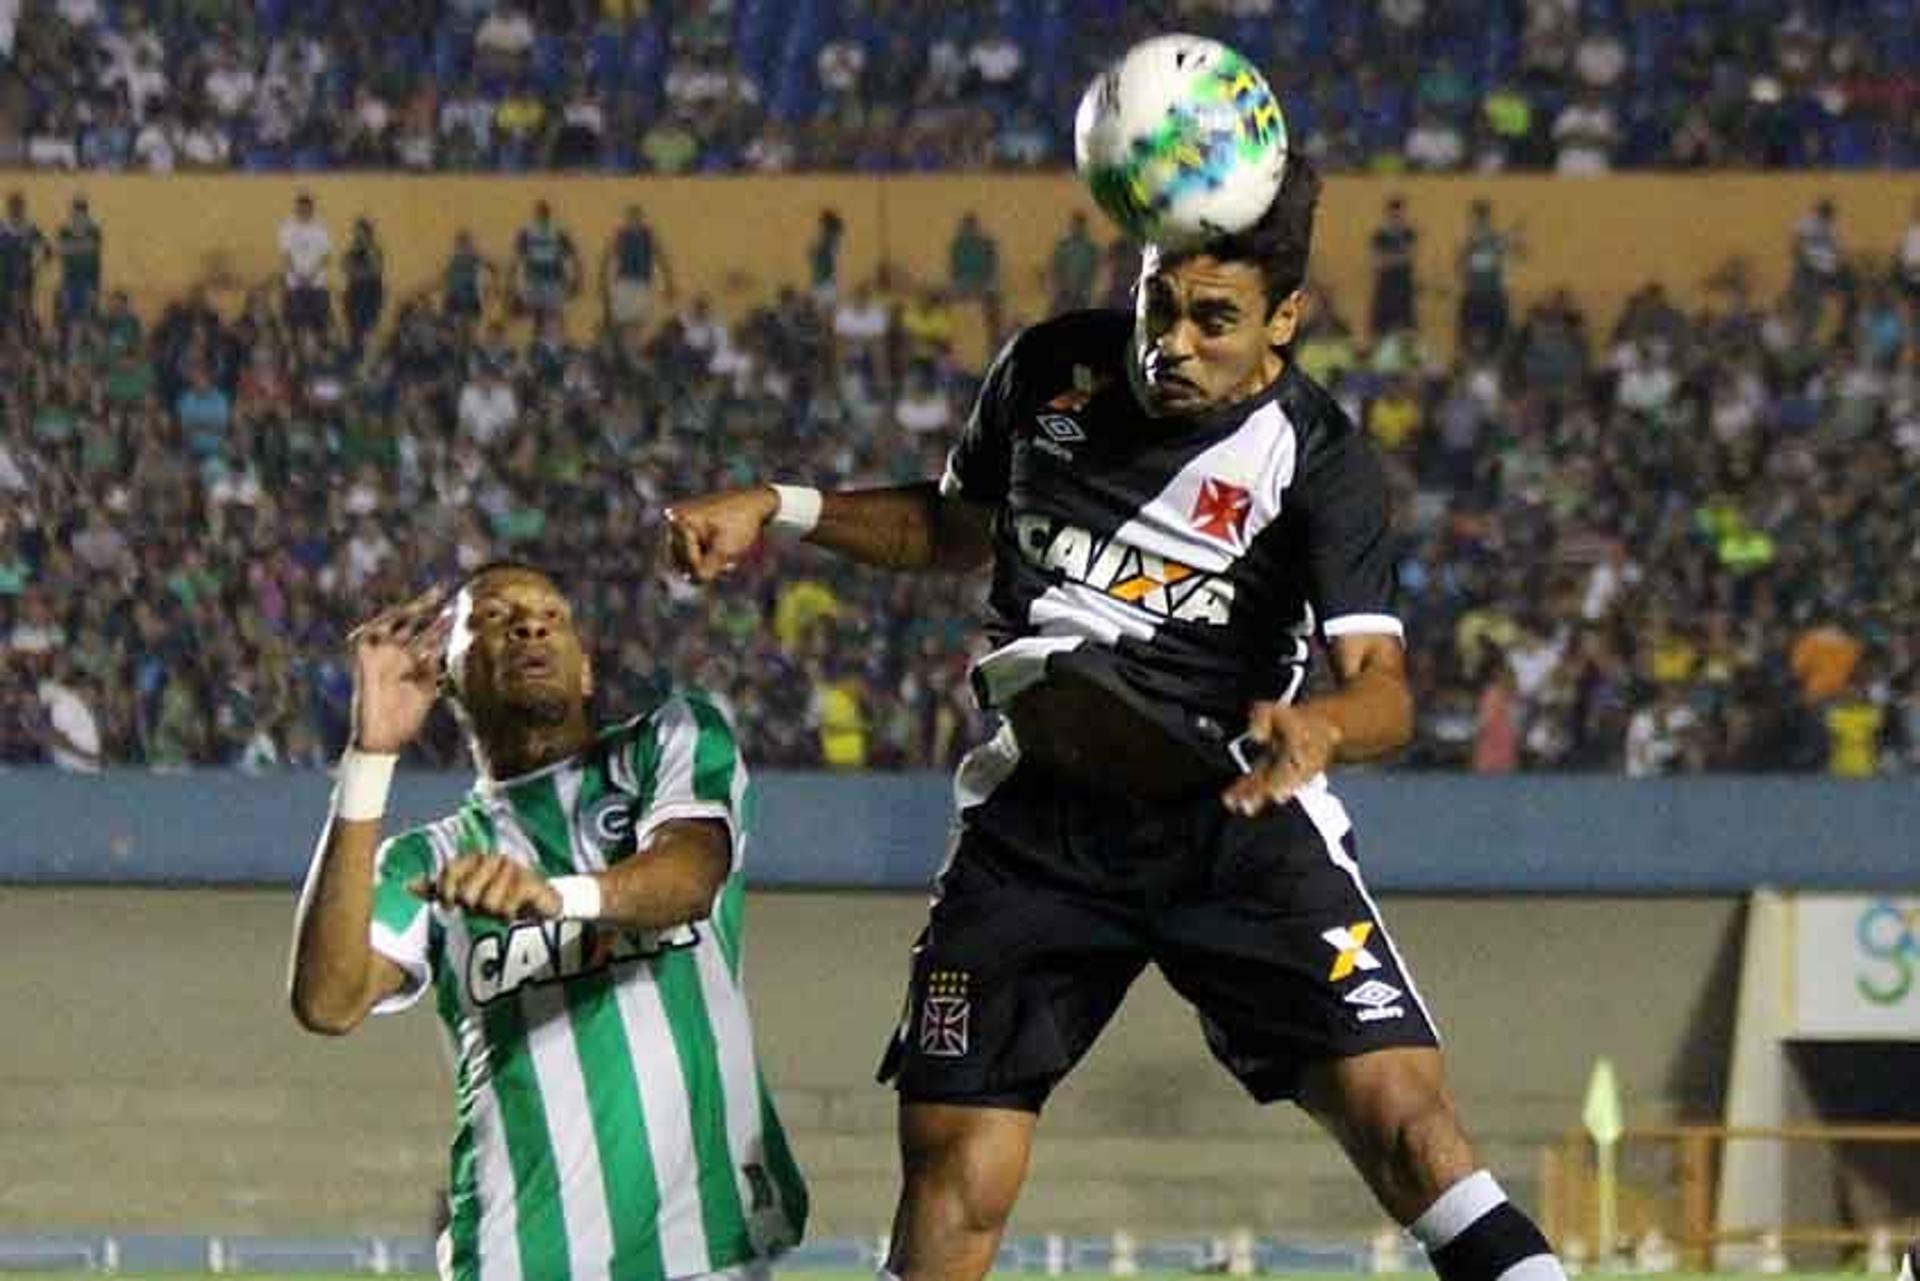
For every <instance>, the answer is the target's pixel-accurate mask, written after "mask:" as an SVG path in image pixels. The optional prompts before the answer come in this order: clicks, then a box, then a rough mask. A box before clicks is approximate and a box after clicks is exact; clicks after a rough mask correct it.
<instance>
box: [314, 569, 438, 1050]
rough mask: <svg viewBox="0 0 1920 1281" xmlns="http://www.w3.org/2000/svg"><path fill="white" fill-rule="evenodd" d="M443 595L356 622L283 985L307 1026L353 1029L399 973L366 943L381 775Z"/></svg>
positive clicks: (430, 679)
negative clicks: (334, 783) (340, 729)
mask: <svg viewBox="0 0 1920 1281" xmlns="http://www.w3.org/2000/svg"><path fill="white" fill-rule="evenodd" d="M444 603H445V593H444V592H441V591H439V590H437V589H436V590H434V591H430V592H428V593H426V594H424V595H422V596H419V597H417V598H415V599H414V600H411V601H409V602H408V603H406V604H405V605H402V606H399V607H398V608H396V609H391V610H388V611H387V612H385V613H383V614H381V615H379V616H378V617H376V618H374V619H372V620H371V621H369V622H367V623H365V624H363V625H362V626H360V627H358V628H355V629H354V631H353V634H352V635H351V637H350V638H349V640H350V642H351V644H352V646H353V666H354V689H353V745H352V747H351V748H349V750H348V752H347V755H346V757H345V759H343V760H342V762H341V766H340V786H339V788H338V789H337V790H336V791H335V793H334V798H333V805H332V808H331V810H330V812H329V813H328V815H327V823H326V826H325V828H323V829H322V831H321V833H320V847H319V849H318V850H317V851H316V853H315V854H314V859H313V866H312V867H311V868H310V869H309V870H308V872H307V882H306V886H305V888H304V889H303V890H302V891H301V894H300V906H299V909H298V910H297V912H296V914H295V917H294V925H293V956H292V961H291V964H290V967H289V974H288V981H287V990H288V999H289V1001H290V1003H291V1004H292V1006H293V1016H294V1018H296V1019H298V1020H299V1022H300V1026H302V1027H304V1028H306V1029H307V1030H308V1031H310V1032H319V1033H322V1034H326V1035H331V1036H338V1035H341V1034H344V1033H347V1032H351V1031H352V1030H353V1029H354V1028H356V1027H358V1026H359V1025H360V1023H361V1021H362V1020H363V1019H365V1018H366V1016H367V1014H368V1012H369V1011H371V1010H372V1009H373V1007H374V1006H375V1005H377V1004H378V1003H379V1002H380V1001H381V1000H382V999H384V998H385V997H388V996H391V995H392V994H394V993H395V992H398V991H399V990H400V988H401V987H402V985H403V984H404V983H405V981H406V974H405V972H404V971H403V970H401V968H400V967H399V966H398V965H396V964H395V963H394V962H393V961H391V960H388V959H387V958H386V957H384V956H381V955H380V954H379V953H378V952H376V951H374V950H373V945H372V942H371V938H370V935H371V922H372V918H373V892H374V888H373V887H374V859H375V855H376V854H377V852H378V850H379V846H380V827H381V814H382V811H383V810H384V809H385V807H386V783H387V780H388V779H390V778H391V775H392V769H393V762H394V759H395V758H396V757H397V756H398V754H399V752H400V749H401V748H403V747H405V746H406V745H407V744H408V743H409V742H411V741H412V740H413V738H414V736H415V735H416V734H418V733H419V732H420V727H421V726H422V725H424V724H425V723H426V719H427V713H428V711H429V710H431V708H432V707H433V702H434V699H435V698H436V697H437V691H438V687H439V680H440V668H441V655H442V654H443V653H444V652H445V649H446V639H447V617H446V615H445V614H444V613H443V612H442V609H441V606H442V605H443V604H444Z"/></svg>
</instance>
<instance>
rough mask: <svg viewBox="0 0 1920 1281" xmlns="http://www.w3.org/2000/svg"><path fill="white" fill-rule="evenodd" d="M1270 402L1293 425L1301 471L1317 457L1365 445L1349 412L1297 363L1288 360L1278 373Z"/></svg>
mask: <svg viewBox="0 0 1920 1281" xmlns="http://www.w3.org/2000/svg"><path fill="white" fill-rule="evenodd" d="M1274 403H1275V404H1277V405H1278V406H1279V408H1280V411H1281V412H1282V413H1284V414H1285V415H1286V416H1287V421H1288V422H1289V423H1290V424H1291V425H1292V427H1293V432H1294V440H1295V444H1296V449H1297V451H1298V452H1297V456H1298V458H1299V459H1300V464H1301V467H1300V469H1301V470H1307V469H1308V468H1309V466H1310V464H1311V462H1312V461H1314V460H1316V459H1318V458H1321V457H1324V456H1327V455H1333V454H1340V453H1344V452H1346V451H1347V450H1348V449H1351V448H1356V447H1357V448H1360V449H1363V450H1364V449H1365V448H1366V445H1367V441H1366V435H1365V433H1363V432H1362V431H1361V430H1360V426H1359V424H1358V423H1356V422H1354V420H1353V417H1352V415H1350V414H1348V413H1347V411H1346V410H1345V409H1343V408H1341V406H1340V402H1339V401H1337V400H1335V399H1334V398H1333V394H1332V393H1331V392H1329V391H1328V390H1327V389H1326V388H1325V387H1322V386H1321V385H1320V384H1319V383H1318V382H1316V381H1314V379H1313V378H1311V377H1309V376H1308V374H1307V373H1306V371H1305V370H1303V369H1301V368H1300V366H1299V364H1298V362H1290V363H1289V364H1288V365H1287V368H1286V370H1285V371H1284V372H1283V373H1282V374H1281V375H1280V385H1279V387H1278V388H1277V389H1276V391H1275V394H1274Z"/></svg>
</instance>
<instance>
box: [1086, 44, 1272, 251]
mask: <svg viewBox="0 0 1920 1281" xmlns="http://www.w3.org/2000/svg"><path fill="white" fill-rule="evenodd" d="M1073 154H1074V163H1075V164H1076V165H1077V166H1078V167H1079V169H1080V176H1081V178H1083V179H1084V180H1085V181H1086V183H1087V185H1088V187H1089V188H1091V189H1092V192H1093V198H1094V202H1095V203H1097V204H1098V205H1099V206H1100V208H1101V209H1102V210H1103V211H1105V213H1106V215H1107V216H1108V217H1109V218H1112V219H1113V220H1114V222H1116V223H1118V224H1119V225H1120V227H1121V229H1122V230H1124V231H1126V232H1127V233H1128V234H1129V235H1131V236H1133V237H1135V238H1137V239H1139V240H1143V241H1146V242H1148V243H1150V244H1156V245H1160V246H1161V247H1163V248H1169V249H1179V248H1183V247H1191V246H1193V245H1195V244H1198V243H1200V242H1204V241H1207V240H1211V239H1215V238H1218V237H1220V236H1224V235H1231V234H1233V233H1235V232H1240V231H1245V230H1246V229H1247V228H1248V227H1251V226H1252V225H1253V224H1254V223H1256V222H1258V221H1259V220H1260V216H1261V215H1262V214H1264V213H1265V212H1266V211H1267V206H1269V205H1270V204H1272V203H1273V198H1274V196H1275V195H1276V194H1278V192H1279V190H1280V180H1281V178H1282V177H1283V176H1284V175H1285V173H1286V168H1287V122H1286V117H1285V116H1284V115H1282V114H1281V111H1280V100H1279V99H1278V98H1276V97H1274V94H1273V89H1272V87H1271V86H1270V85H1268V84H1267V80H1266V77H1265V76H1263V75H1261V74H1260V70H1259V68H1257V67H1255V66H1254V65H1253V64H1252V63H1251V62H1249V61H1247V59H1245V58H1243V57H1241V56H1240V54H1238V53H1236V52H1235V51H1234V50H1232V49H1230V48H1228V47H1227V46H1226V45H1224V44H1221V43H1220V42H1219V41H1218V40H1209V39H1207V38H1206V37H1204V36H1186V35H1169V36H1155V37H1153V38H1152V39H1150V40H1143V41H1141V42H1140V43H1139V44H1137V45H1135V46H1133V48H1131V49H1129V50H1127V52H1126V54H1125V55H1124V56H1122V57H1121V59H1120V60H1119V61H1118V62H1116V63H1114V64H1113V65H1112V66H1110V67H1108V68H1107V69H1106V70H1105V71H1103V72H1101V73H1100V74H1099V76H1097V77H1096V78H1095V79H1094V82H1093V83H1092V84H1091V85H1089V86H1087V91H1086V93H1085V94H1084V95H1082V97H1081V99H1080V109H1079V111H1078V112H1077V113H1076V114H1075V117H1074V122H1073Z"/></svg>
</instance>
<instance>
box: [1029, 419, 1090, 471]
mask: <svg viewBox="0 0 1920 1281" xmlns="http://www.w3.org/2000/svg"><path fill="white" fill-rule="evenodd" d="M1034 424H1035V425H1036V426H1037V427H1039V428H1040V434H1039V436H1037V437H1035V438H1034V442H1033V447H1034V448H1035V449H1037V450H1039V451H1040V452H1041V453H1043V454H1052V455H1053V456H1054V457H1055V458H1058V459H1059V460H1060V461H1061V462H1063V463H1070V462H1072V461H1073V451H1072V450H1071V449H1069V448H1067V446H1069V445H1077V444H1079V443H1081V442H1082V441H1084V440H1086V438H1087V430H1086V428H1084V427H1082V426H1081V425H1080V424H1079V423H1078V422H1076V421H1074V420H1073V419H1071V418H1069V417H1067V416H1066V415H1065V414H1041V415H1040V416H1039V417H1038V418H1035V419H1034Z"/></svg>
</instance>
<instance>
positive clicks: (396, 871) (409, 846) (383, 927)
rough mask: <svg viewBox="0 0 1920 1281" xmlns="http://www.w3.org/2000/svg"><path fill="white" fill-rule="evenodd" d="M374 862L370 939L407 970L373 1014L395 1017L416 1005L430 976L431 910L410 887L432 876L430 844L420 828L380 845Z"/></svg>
mask: <svg viewBox="0 0 1920 1281" xmlns="http://www.w3.org/2000/svg"><path fill="white" fill-rule="evenodd" d="M374 859H375V862H374V874H373V921H372V923H371V925H370V927H369V929H370V937H369V940H368V941H369V942H370V943H371V944H372V946H373V950H374V951H376V952H378V953H379V954H380V955H382V956H384V957H386V958H387V959H388V960H389V961H392V962H393V963H394V964H395V965H398V966H399V967H400V968H401V969H402V970H404V971H405V972H406V976H407V981H406V983H405V984H404V985H402V987H401V988H400V990H399V991H398V992H395V993H394V994H393V995H392V996H389V997H385V998H383V999H382V1000H381V1001H380V1003H379V1004H377V1005H375V1006H374V1007H373V1012H374V1013H375V1014H393V1013H397V1012H399V1011H401V1010H404V1009H406V1008H407V1007H409V1006H411V1005H412V1004H413V1003H414V1002H415V1001H418V1000H419V999H420V995H421V993H423V992H425V991H426V990H427V984H428V983H429V982H430V981H431V980H432V978H433V954H432V946H431V933H432V929H431V927H432V919H433V911H432V909H431V908H429V907H428V906H427V904H426V902H425V900H423V899H421V898H419V897H417V896H416V895H415V894H414V893H413V891H412V890H410V889H409V888H408V886H409V885H411V884H412V883H413V882H415V881H419V880H426V879H428V878H430V877H432V876H433V874H434V870H435V869H434V853H433V842H432V841H431V840H430V839H429V838H428V836H427V833H426V832H425V831H424V830H419V829H416V830H414V831H411V832H403V833H402V834H400V835H399V836H394V837H389V838H388V839H387V840H386V841H383V842H382V843H381V845H380V850H379V853H377V854H376V855H375V856H374Z"/></svg>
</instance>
